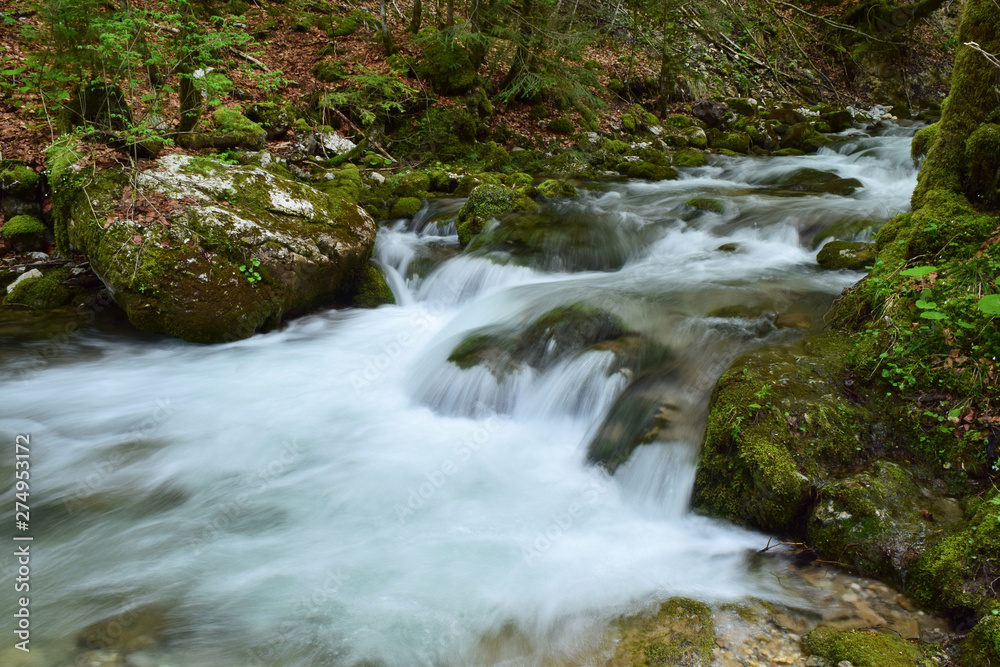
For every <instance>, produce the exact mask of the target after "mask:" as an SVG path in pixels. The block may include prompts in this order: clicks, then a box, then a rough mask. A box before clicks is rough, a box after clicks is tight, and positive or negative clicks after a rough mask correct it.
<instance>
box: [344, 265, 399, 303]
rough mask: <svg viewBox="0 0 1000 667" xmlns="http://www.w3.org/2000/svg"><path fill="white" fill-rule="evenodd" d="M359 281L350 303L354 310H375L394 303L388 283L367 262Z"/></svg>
mask: <svg viewBox="0 0 1000 667" xmlns="http://www.w3.org/2000/svg"><path fill="white" fill-rule="evenodd" d="M360 274H361V280H360V281H359V283H358V287H357V293H356V294H355V295H354V299H353V300H352V301H351V305H352V306H354V307H355V308H377V307H378V306H382V305H385V304H394V303H396V297H395V296H393V294H392V290H391V289H389V283H387V282H386V281H385V276H383V275H382V272H381V271H379V269H378V267H377V266H375V265H374V264H373V263H371V262H369V263H368V265H367V266H365V267H364V268H362V269H361V271H360Z"/></svg>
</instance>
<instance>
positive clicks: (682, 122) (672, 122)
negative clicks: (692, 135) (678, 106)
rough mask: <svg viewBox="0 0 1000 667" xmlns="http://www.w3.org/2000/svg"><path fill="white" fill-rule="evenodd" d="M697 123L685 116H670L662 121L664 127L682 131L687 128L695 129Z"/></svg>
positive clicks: (676, 114) (677, 114)
mask: <svg viewBox="0 0 1000 667" xmlns="http://www.w3.org/2000/svg"><path fill="white" fill-rule="evenodd" d="M697 124H698V121H696V120H695V119H694V118H692V117H691V116H685V115H684V114H679V113H675V114H671V115H669V116H667V117H666V118H664V119H663V125H664V127H673V128H676V129H678V130H683V129H684V128H688V127H697Z"/></svg>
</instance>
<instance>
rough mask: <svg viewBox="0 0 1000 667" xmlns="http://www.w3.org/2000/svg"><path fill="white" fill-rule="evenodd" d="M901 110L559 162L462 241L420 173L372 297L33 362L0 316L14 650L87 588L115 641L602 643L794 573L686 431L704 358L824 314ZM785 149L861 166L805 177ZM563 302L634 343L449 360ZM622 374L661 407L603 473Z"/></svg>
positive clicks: (387, 654) (189, 660)
mask: <svg viewBox="0 0 1000 667" xmlns="http://www.w3.org/2000/svg"><path fill="white" fill-rule="evenodd" d="M913 129H914V128H904V127H897V126H892V127H883V128H881V130H880V131H879V132H878V133H875V135H874V136H868V135H862V134H859V133H853V134H850V135H845V136H842V137H840V138H839V141H837V142H836V143H834V144H831V147H830V148H824V149H822V150H821V151H820V153H819V154H818V155H815V156H802V157H770V158H754V157H714V158H713V162H712V163H711V164H710V165H709V166H706V167H700V168H689V169H682V170H681V172H682V175H681V178H680V179H679V180H677V181H668V182H660V183H646V182H629V183H621V182H596V183H586V184H582V187H581V189H580V195H579V196H578V197H576V198H574V199H563V200H553V201H552V202H550V203H548V204H546V205H544V206H543V208H542V210H541V211H540V212H539V213H537V214H531V216H530V220H527V221H526V222H525V224H529V225H531V226H532V227H531V228H532V229H534V230H536V232H537V233H534V234H533V235H532V236H531V238H530V239H527V240H525V239H523V238H518V239H514V240H511V238H510V236H509V235H508V236H506V237H505V236H503V234H500V235H499V236H495V237H494V238H495V239H496V238H499V239H501V241H497V242H494V243H488V244H485V245H484V246H482V247H478V248H475V247H474V248H473V249H471V250H469V251H466V252H460V251H459V248H458V241H457V235H456V231H455V218H456V216H457V212H458V209H459V208H460V207H461V205H462V203H463V200H458V199H437V200H431V201H430V202H429V203H427V204H425V207H424V209H422V210H421V211H420V212H419V213H418V214H417V216H416V217H415V218H414V219H412V220H400V221H388V222H386V223H384V224H383V228H382V229H381V230H380V233H379V237H378V240H377V245H376V261H378V262H379V264H380V265H381V266H382V268H383V269H384V271H385V273H386V274H387V277H388V279H389V282H390V285H391V287H392V288H393V291H394V293H395V295H396V300H397V303H398V305H395V306H383V307H380V308H377V309H375V310H370V311H363V310H352V309H348V310H329V311H324V312H319V313H315V314H312V315H310V316H307V317H303V318H300V319H298V320H295V321H293V322H291V323H290V324H288V326H286V327H285V328H283V329H282V330H280V331H275V332H271V333H268V334H264V335H257V336H254V337H253V338H251V339H249V340H244V341H241V342H237V343H232V344H226V345H217V346H200V345H193V344H188V343H184V342H181V341H178V340H174V339H167V338H162V337H155V336H148V335H144V334H141V333H138V332H135V331H132V330H130V329H128V328H127V327H121V326H104V327H91V328H88V329H86V330H85V331H82V332H81V333H79V334H77V335H75V336H73V337H72V338H71V339H70V340H69V341H66V342H64V343H60V348H59V350H58V353H57V354H47V355H46V356H45V362H44V363H41V364H39V363H37V359H38V358H39V355H41V354H42V349H43V348H44V347H45V346H46V345H51V344H52V343H51V341H49V340H46V339H44V338H39V336H37V335H28V334H23V335H22V334H10V333H7V334H4V331H5V330H4V328H3V326H2V323H0V338H2V351H0V379H2V384H0V405H2V406H3V407H2V412H0V438H2V439H3V441H4V442H13V440H14V436H15V434H18V433H29V434H30V435H31V443H32V449H31V451H32V458H31V471H32V477H31V480H32V485H31V500H32V502H31V516H32V534H33V536H34V541H33V543H32V555H33V558H32V572H33V575H34V576H33V578H32V582H31V599H32V605H31V614H32V627H33V633H32V647H33V650H32V653H31V657H30V661H29V662H25V663H24V664H35V665H48V664H52V665H62V664H82V663H80V662H79V661H77V662H73V659H74V656H75V655H78V653H79V651H80V650H81V646H83V644H81V643H80V642H79V640H75V639H74V638H76V637H77V636H78V635H79V633H80V631H81V630H82V629H84V628H86V627H88V626H90V625H91V624H92V623H94V622H95V621H98V620H100V619H105V618H109V617H116V618H118V619H119V625H120V626H121V628H122V634H123V635H125V634H130V633H132V634H143V633H145V635H147V636H148V637H153V638H154V639H153V640H149V639H147V641H151V642H152V643H151V644H149V645H144V644H141V643H140V644H137V645H133V646H131V647H126V648H124V649H122V652H125V653H128V652H135V653H134V655H133V657H130V658H129V660H130V661H129V662H127V663H126V664H134V665H140V664H145V665H191V666H194V665H198V666H200V665H214V666H224V665H247V664H259V665H371V666H374V665H386V666H396V665H414V666H416V665H466V664H511V665H514V664H538V665H542V664H603V662H602V658H601V656H604V658H603V659H606V657H607V655H608V650H613V632H611V631H610V630H609V627H610V624H612V623H613V621H614V619H615V618H617V617H619V616H621V615H624V614H632V613H636V612H638V611H641V610H643V609H648V608H650V606H652V605H655V604H656V603H657V602H658V601H660V600H663V599H666V598H668V597H671V596H688V597H692V598H695V599H698V600H701V601H705V602H709V603H720V602H725V601H736V600H741V599H746V598H747V597H755V598H760V599H764V600H769V601H774V602H776V603H781V604H789V605H794V606H796V607H798V608H803V609H809V608H815V607H817V606H819V605H821V603H820V602H819V598H818V597H816V596H812V594H810V593H809V591H808V589H807V588H801V587H794V586H783V585H781V583H780V577H777V576H775V574H776V573H779V574H780V573H781V572H782V571H784V570H785V569H787V568H789V567H790V566H789V565H788V564H787V563H785V562H784V561H781V560H780V559H768V560H767V561H766V562H761V560H760V559H754V558H752V557H751V556H752V554H753V553H754V552H756V551H757V550H760V549H762V548H764V547H765V546H766V545H767V543H768V536H766V535H762V534H759V533H755V532H752V531H748V530H744V529H741V528H738V527H734V526H732V525H729V524H726V523H724V522H720V521H716V520H712V519H709V518H706V517H703V516H699V515H697V514H695V513H693V512H692V511H691V509H690V507H689V498H690V496H691V488H692V484H693V482H694V476H695V463H696V459H697V447H698V446H699V444H700V438H701V436H702V430H703V428H704V418H705V412H706V409H707V402H708V398H709V395H710V393H711V390H712V387H713V384H714V382H715V380H716V379H717V378H718V376H719V375H720V374H721V373H722V372H723V371H724V370H725V368H727V367H728V365H729V364H730V363H731V362H732V361H733V360H734V359H735V358H737V357H738V356H739V355H740V354H742V353H745V352H746V351H748V350H750V349H753V348H755V347H758V346H761V345H766V344H780V343H782V342H785V341H792V340H794V339H796V338H798V337H801V336H802V335H803V333H804V332H805V331H808V330H818V329H820V328H821V327H822V326H823V315H824V313H825V312H826V311H827V310H828V309H829V307H830V305H831V303H832V302H833V300H834V299H835V298H836V297H837V296H838V295H839V294H840V292H841V291H842V290H843V289H844V288H845V287H848V286H850V285H851V284H853V283H854V282H856V281H857V280H859V279H860V278H861V277H862V275H863V274H861V273H858V272H852V271H831V270H825V269H822V268H820V267H819V266H818V265H817V264H816V254H817V251H818V250H819V247H820V245H821V243H822V242H823V240H824V239H825V238H827V237H829V236H832V235H836V236H837V237H838V238H840V239H842V240H866V239H868V238H870V236H871V233H872V230H873V229H874V228H875V227H877V225H878V224H880V223H881V222H884V221H885V220H887V219H888V218H890V217H891V216H893V215H894V214H896V213H897V212H900V211H905V210H908V207H909V197H910V193H911V192H912V190H913V187H914V185H915V184H916V171H915V169H914V166H913V164H912V162H911V160H910V155H909V142H910V139H909V138H910V136H911V134H912V132H913ZM806 168H808V169H814V170H820V171H823V172H830V173H833V174H836V175H837V176H838V177H841V178H843V179H852V178H853V179H857V180H858V181H860V184H861V186H862V187H858V188H857V189H856V190H855V191H854V192H853V193H850V194H847V195H842V194H825V193H822V192H817V191H815V189H813V190H812V191H810V189H809V188H808V187H804V186H802V185H801V179H799V180H795V179H794V178H793V177H794V176H795V175H796V174H800V175H801V170H802V169H806ZM789 183H793V186H790V185H789ZM796 183H797V184H798V185H794V184H796ZM696 197H699V198H710V199H713V200H715V201H716V202H718V205H716V206H715V210H714V211H711V210H708V211H706V210H699V209H697V208H695V207H693V206H689V205H687V204H686V202H688V201H689V200H691V199H692V198H696ZM502 239H506V240H502ZM580 304H583V305H586V306H587V307H590V308H593V309H599V310H600V311H601V312H606V313H611V314H613V315H614V316H615V317H616V318H618V319H619V320H620V321H622V322H624V323H625V324H626V325H627V327H628V329H629V332H630V336H631V338H630V340H632V341H633V342H634V341H640V342H639V343H635V344H636V345H638V346H640V347H642V350H641V351H640V353H638V356H639V357H642V359H644V360H646V361H643V364H644V365H643V364H631V365H630V364H629V363H625V362H623V361H622V353H621V352H620V350H618V349H617V348H615V347H614V346H613V345H603V346H602V345H589V346H587V347H585V348H582V349H574V348H573V347H572V346H568V347H567V346H565V345H562V344H561V343H560V342H559V341H556V340H555V339H540V340H536V341H530V340H529V341H527V343H526V344H527V345H528V346H529V348H530V351H529V352H528V353H526V354H529V356H531V355H533V357H532V358H534V359H536V360H538V359H542V360H543V362H544V363H543V362H537V363H533V364H531V363H513V364H512V365H509V367H508V368H505V369H503V372H499V371H497V370H496V369H495V368H490V367H488V365H484V364H478V365H473V366H472V367H467V368H460V367H459V366H458V365H456V364H455V363H452V362H451V361H449V356H450V355H452V353H453V351H454V349H455V348H456V346H458V345H459V344H461V343H462V342H463V341H464V340H466V339H467V338H468V337H469V336H470V334H481V333H483V332H488V333H492V334H498V335H521V337H522V338H523V337H524V332H525V331H533V330H534V329H531V324H532V323H534V322H537V321H538V320H539V318H541V317H542V316H543V315H545V314H546V313H551V312H552V311H553V310H554V309H558V308H561V307H565V306H578V305H580ZM737 309H740V310H739V312H737ZM734 314H736V315H738V316H733V315H734ZM505 332H506V333H505ZM531 345H534V348H531ZM560 345H562V346H560ZM654 349H655V350H659V351H660V352H659V353H658V354H659V356H657V355H656V354H652V355H651V354H650V353H649V351H650V350H654ZM650 358H654V359H653V361H648V359H650ZM651 396H652V399H650V397H651ZM629 401H633V402H637V403H638V404H641V405H640V407H639V408H636V409H646V410H647V412H648V411H649V409H652V408H656V407H657V406H659V408H661V409H662V408H663V406H667V408H666V409H668V411H669V412H670V415H669V419H668V420H666V421H667V422H668V425H667V426H665V427H664V428H662V429H660V430H658V431H657V432H656V434H654V435H653V436H652V439H651V440H650V439H649V438H647V440H649V442H647V443H646V444H641V445H639V447H638V448H636V449H635V451H634V452H631V454H630V455H629V456H627V458H623V459H622V460H620V461H617V462H616V465H617V469H616V470H615V472H614V474H613V475H611V474H609V473H608V471H607V469H606V468H605V467H603V466H601V465H592V464H589V463H588V456H589V452H590V448H591V446H592V443H594V442H596V441H598V440H600V441H602V442H606V443H607V442H610V445H609V446H611V447H612V448H614V447H617V446H619V445H620V444H621V443H622V442H623V441H624V439H628V438H632V439H635V438H636V437H637V435H636V434H635V433H633V431H634V428H633V429H631V430H630V427H629V416H630V415H634V414H635V412H634V411H630V408H629V406H630V405H632V403H629ZM643 401H645V403H643ZM642 406H645V407H642ZM650 406H652V408H651V407H650ZM633 444H634V443H633ZM628 451H630V448H629V450H628ZM11 464H12V460H11V459H10V458H9V457H5V458H4V460H3V465H2V466H0V468H2V470H0V472H2V477H0V479H2V480H4V481H3V482H2V486H0V489H2V490H3V494H2V498H3V501H4V503H5V504H6V505H7V506H10V505H12V504H13V496H14V490H13V487H12V485H11V483H10V482H9V480H12V479H13V466H12V465H11ZM2 558H3V563H4V568H3V582H2V586H3V587H4V589H9V587H11V586H12V579H13V576H12V575H13V572H14V570H15V567H14V566H13V563H14V561H13V559H12V557H11V555H10V549H5V554H4V555H3V557H2ZM2 599H3V602H2V604H0V614H2V615H3V616H4V617H7V618H9V617H10V615H11V614H12V613H13V607H12V598H11V596H10V595H5V596H3V598H2ZM147 626H155V627H152V629H150V628H149V627H147ZM139 628H142V632H139V631H138V629H139ZM609 633H610V634H609ZM609 642H610V643H609ZM84 644H85V642H84ZM36 646H37V649H36V648H35V647H36ZM609 646H610V649H609ZM4 648H6V646H5V647H4ZM3 655H8V656H9V655H11V654H9V653H8V654H0V661H3V660H6V658H3ZM135 656H142V659H141V660H140V659H139V658H136V657H135ZM18 659H24V660H28V659H29V658H28V657H27V656H23V657H19V658H18ZM143 660H144V661H145V662H143ZM4 664H13V663H6V662H5V663H4ZM102 664H103V663H102ZM107 664H121V663H110V662H109V663H107Z"/></svg>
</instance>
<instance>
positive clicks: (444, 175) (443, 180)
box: [427, 169, 458, 194]
mask: <svg viewBox="0 0 1000 667" xmlns="http://www.w3.org/2000/svg"><path fill="white" fill-rule="evenodd" d="M427 176H428V179H429V184H428V186H427V191H428V192H442V193H445V194H450V193H452V192H454V191H455V188H456V187H458V178H457V177H456V176H455V175H453V174H451V173H449V172H447V171H445V170H443V169H432V170H430V171H429V172H427Z"/></svg>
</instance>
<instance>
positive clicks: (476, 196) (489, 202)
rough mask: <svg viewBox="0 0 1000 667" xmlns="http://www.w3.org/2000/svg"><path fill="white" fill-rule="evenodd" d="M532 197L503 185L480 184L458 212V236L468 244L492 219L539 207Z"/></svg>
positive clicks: (464, 243)
mask: <svg viewBox="0 0 1000 667" xmlns="http://www.w3.org/2000/svg"><path fill="white" fill-rule="evenodd" d="M537 207H538V206H537V204H535V203H534V202H533V201H531V199H529V198H528V197H525V196H524V195H523V194H519V193H518V192H516V191H514V190H512V189H510V188H507V187H504V186H502V185H489V184H487V185H480V186H479V187H477V188H476V189H475V190H473V191H472V193H471V194H470V195H469V200H468V201H467V202H465V204H464V205H463V206H462V210H461V211H459V213H458V238H459V241H460V242H461V243H462V245H468V243H469V241H471V240H472V237H474V236H475V235H476V234H478V233H479V232H481V231H482V230H483V225H484V224H485V223H486V222H487V221H488V220H489V219H490V218H496V217H499V216H502V215H506V214H508V213H514V212H516V211H533V210H535V209H536V208H537Z"/></svg>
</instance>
